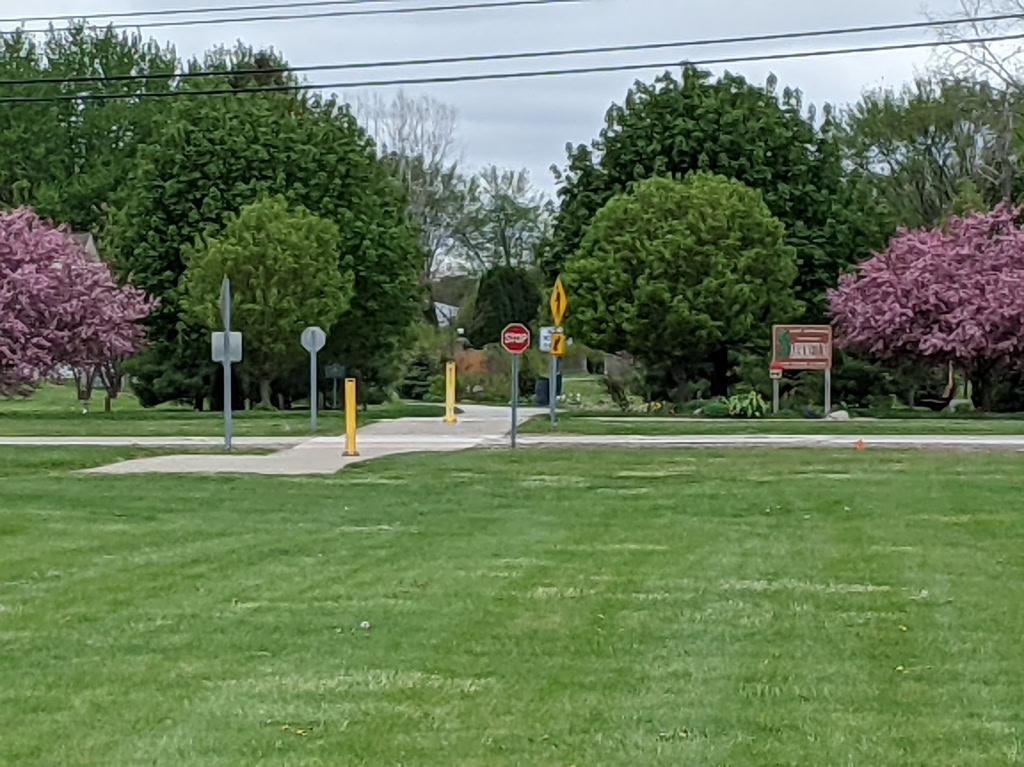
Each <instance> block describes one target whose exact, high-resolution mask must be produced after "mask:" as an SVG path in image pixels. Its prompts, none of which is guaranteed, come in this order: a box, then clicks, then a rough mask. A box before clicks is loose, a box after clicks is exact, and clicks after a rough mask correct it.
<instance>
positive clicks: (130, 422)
mask: <svg viewBox="0 0 1024 767" xmlns="http://www.w3.org/2000/svg"><path fill="white" fill-rule="evenodd" d="M102 410H103V404H102V395H97V396H96V397H95V399H94V402H93V408H92V410H91V411H90V412H89V413H88V414H83V413H82V408H81V405H79V404H78V401H77V399H76V397H75V390H74V388H73V387H70V386H46V387H43V388H42V389H40V390H39V391H38V392H36V394H34V395H33V396H32V397H31V398H29V399H26V400H0V436H4V437H37V436H43V437H46V436H61V437H81V436H90V437H142V436H153V437H172V436H173V437H214V436H218V435H220V434H223V433H224V416H223V414H222V413H197V412H196V411H195V410H192V409H191V408H185V407H181V406H177V405H162V406H160V407H157V408H152V409H148V410H147V409H144V408H143V407H141V406H140V405H139V404H138V401H137V400H136V399H135V398H134V397H132V396H131V395H130V394H125V395H122V396H121V397H119V398H118V399H117V400H116V401H115V402H114V407H113V412H111V413H104V412H102ZM407 416H418V417H438V418H441V417H443V416H444V406H443V405H431V404H422V403H405V402H392V403H388V404H385V405H373V406H370V407H369V408H368V409H367V410H366V411H365V412H360V413H359V421H360V424H361V425H365V424H368V423H372V422H374V421H379V420H382V419H388V418H402V417H407ZM343 419H344V415H343V414H342V413H339V412H337V411H325V412H321V413H320V419H319V420H320V429H319V431H318V432H317V433H318V434H321V435H335V434H341V433H343V432H344V428H345V427H344V423H343ZM234 433H235V435H236V436H239V437H283V436H295V437H302V436H306V435H308V434H309V433H310V430H309V411H308V410H289V411H280V412H267V413H265V412H256V411H241V412H236V413H235V415H234Z"/></svg>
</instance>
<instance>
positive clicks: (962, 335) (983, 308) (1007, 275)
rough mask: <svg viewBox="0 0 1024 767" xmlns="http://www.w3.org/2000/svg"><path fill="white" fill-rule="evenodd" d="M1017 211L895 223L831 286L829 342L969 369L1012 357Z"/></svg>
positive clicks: (1020, 316)
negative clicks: (872, 251)
mask: <svg viewBox="0 0 1024 767" xmlns="http://www.w3.org/2000/svg"><path fill="white" fill-rule="evenodd" d="M1019 213H1020V211H1019V210H1018V209H1016V208H1013V207H1011V206H1009V205H1001V206H1000V207H998V208H996V209H995V210H994V211H992V212H991V213H975V214H972V215H970V216H969V217H967V218H953V219H951V220H950V221H949V222H948V224H947V225H946V226H944V227H942V228H938V229H931V230H926V229H921V230H916V231H906V230H904V231H901V232H900V233H899V234H898V235H897V236H896V237H894V238H893V240H892V241H891V242H890V243H889V248H888V250H886V251H884V252H882V253H878V254H876V255H874V256H873V257H872V258H870V259H868V260H867V261H865V262H864V263H862V264H860V266H859V267H858V268H857V270H856V271H855V272H854V273H852V274H848V275H845V276H844V277H842V278H841V279H840V281H839V287H838V288H837V289H836V290H832V291H829V294H828V299H829V303H830V305H831V309H832V315H833V317H834V319H835V330H836V341H837V343H838V344H839V345H840V346H842V347H845V348H848V349H851V350H855V351H858V352H861V353H865V354H868V355H870V356H874V357H878V358H881V359H889V360H896V361H935V362H953V363H956V364H957V365H959V366H961V367H963V368H965V369H969V370H972V369H979V368H988V369H992V368H994V367H999V366H1008V365H1016V364H1020V362H1021V361H1022V359H1024V356H1022V353H1024V230H1022V229H1021V227H1019V226H1018V225H1017V223H1016V219H1017V217H1018V215H1019Z"/></svg>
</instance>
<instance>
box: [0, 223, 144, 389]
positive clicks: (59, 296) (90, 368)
mask: <svg viewBox="0 0 1024 767" xmlns="http://www.w3.org/2000/svg"><path fill="white" fill-rule="evenodd" d="M154 306H155V301H154V300H152V299H150V298H149V297H147V296H146V295H145V294H144V293H143V292H142V291H140V290H137V289H135V288H133V287H131V286H130V285H119V284H118V283H117V282H115V280H114V278H113V276H112V275H111V272H110V269H109V268H108V267H107V265H106V264H104V263H103V262H102V261H99V260H97V259H95V258H94V257H92V256H91V255H89V254H88V253H86V252H85V251H84V250H82V248H80V247H79V246H78V245H77V244H76V243H75V241H74V240H73V239H72V238H71V236H70V234H69V233H68V231H67V230H66V229H58V228H55V227H53V226H52V225H51V224H49V223H48V222H46V221H44V220H42V219H40V218H39V216H38V215H36V214H35V213H34V212H33V211H32V210H30V209H28V208H20V209H18V210H15V211H13V212H11V213H3V214H0V395H4V396H11V395H24V394H27V393H29V392H30V391H31V390H32V388H34V387H35V386H36V385H37V384H38V383H39V382H40V381H41V380H42V379H43V378H45V377H46V376H48V375H50V374H51V373H53V372H54V370H55V369H56V367H57V366H59V365H67V366H69V367H72V368H74V369H76V370H80V371H84V372H85V373H86V375H87V376H88V377H89V378H88V380H89V381H91V380H92V377H93V376H94V375H99V376H101V377H102V379H103V381H104V382H105V383H106V384H107V387H108V389H107V391H108V399H107V407H108V408H109V406H110V399H112V398H113V397H116V396H117V394H118V392H119V391H120V380H121V377H122V376H121V370H120V365H121V362H122V361H123V360H124V359H125V358H126V357H128V356H129V355H131V354H134V353H135V352H136V351H138V350H139V348H140V347H141V346H142V344H143V342H144V340H145V333H144V331H143V329H142V327H141V324H140V321H141V320H143V319H145V317H146V316H147V315H148V314H149V312H150V311H151V310H152V309H153V308H154Z"/></svg>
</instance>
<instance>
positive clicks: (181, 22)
mask: <svg viewBox="0 0 1024 767" xmlns="http://www.w3.org/2000/svg"><path fill="white" fill-rule="evenodd" d="M583 2H588V0H497V1H496V2H472V3H460V4H450V5H417V6H401V7H398V8H371V9H365V10H347V11H344V10H342V11H316V12H313V13H280V14H275V15H271V16H231V17H223V18H221V17H217V18H212V19H172V20H170V21H143V22H124V23H117V24H103V25H101V26H100V28H101V29H157V28H166V27H198V26H208V25H211V24H246V23H251V22H259V21H308V20H310V19H328V18H331V19H336V18H342V17H352V16H394V15H400V14H401V15H404V14H411V13H442V12H452V11H480V10H493V9H497V8H524V7H529V6H532V7H534V8H539V7H543V6H554V5H567V4H569V3H583ZM74 28H75V27H74V25H67V26H63V27H53V28H52V29H53V31H55V32H67V31H69V30H72V29H74ZM49 31H50V28H35V29H24V28H20V29H13V30H0V35H8V36H11V35H18V34H31V35H38V34H45V33H47V32H49Z"/></svg>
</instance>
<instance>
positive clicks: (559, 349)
mask: <svg viewBox="0 0 1024 767" xmlns="http://www.w3.org/2000/svg"><path fill="white" fill-rule="evenodd" d="M551 356H552V357H564V356H565V333H555V334H554V335H553V336H551Z"/></svg>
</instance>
